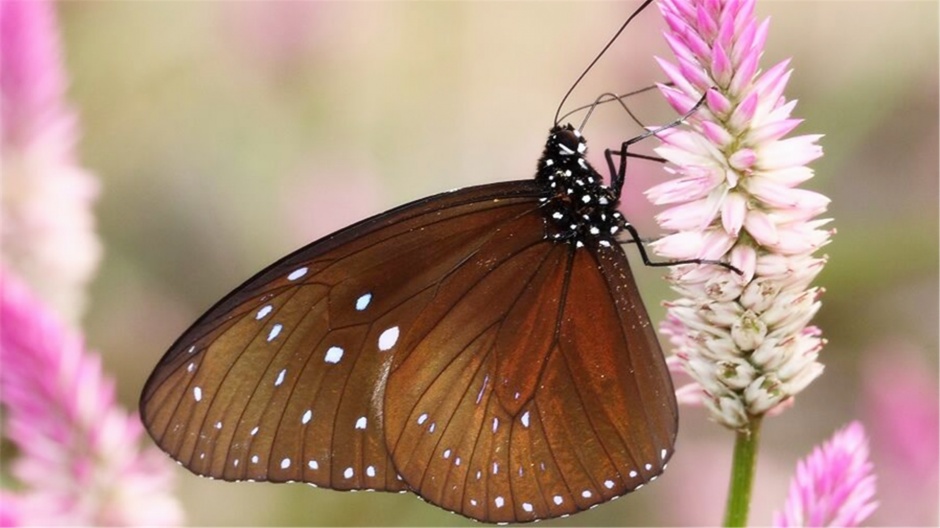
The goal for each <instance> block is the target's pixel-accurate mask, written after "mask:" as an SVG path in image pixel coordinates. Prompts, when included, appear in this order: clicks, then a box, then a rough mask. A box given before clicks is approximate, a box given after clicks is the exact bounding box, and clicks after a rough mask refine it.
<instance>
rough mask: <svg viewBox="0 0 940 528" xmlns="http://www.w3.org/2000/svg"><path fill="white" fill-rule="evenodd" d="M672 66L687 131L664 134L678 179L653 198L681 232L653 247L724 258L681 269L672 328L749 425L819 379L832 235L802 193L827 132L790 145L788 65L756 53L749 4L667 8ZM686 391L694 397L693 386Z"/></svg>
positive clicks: (685, 357) (761, 34)
mask: <svg viewBox="0 0 940 528" xmlns="http://www.w3.org/2000/svg"><path fill="white" fill-rule="evenodd" d="M658 5H659V8H660V10H661V12H662V13H663V16H664V17H665V20H666V23H667V25H668V27H669V30H668V31H667V32H666V33H665V36H666V40H667V42H668V44H669V46H670V48H671V49H672V51H673V53H675V56H676V62H675V63H670V62H667V61H665V60H661V59H658V60H659V63H660V64H661V66H662V68H663V69H664V71H665V72H666V75H667V76H668V77H669V79H670V80H671V81H672V83H673V86H665V85H663V86H660V89H661V91H662V93H663V94H664V95H665V97H666V99H667V101H668V102H669V103H670V104H671V105H672V107H673V108H675V109H676V110H677V111H678V112H680V113H682V114H685V113H687V112H689V111H690V110H691V109H692V108H693V107H694V106H695V104H696V103H697V102H698V101H699V100H701V99H702V97H703V96H704V97H705V104H704V105H703V106H702V107H700V108H698V109H697V110H696V111H695V112H693V113H692V115H691V116H690V117H689V118H688V120H687V126H683V127H676V128H670V129H667V130H663V131H660V132H657V134H656V135H657V137H658V138H659V139H660V140H662V142H663V144H662V145H661V146H659V147H658V148H657V153H658V154H659V155H660V156H662V157H663V158H665V159H666V160H667V161H668V162H669V165H667V170H668V171H669V172H670V173H672V174H674V175H675V178H674V179H672V180H671V181H668V182H666V183H663V184H660V185H657V186H655V187H653V188H652V189H649V190H648V191H647V196H648V198H649V199H650V200H651V201H652V202H653V203H655V204H657V205H668V206H669V207H668V208H667V209H665V210H664V211H663V212H662V213H661V214H660V215H658V217H657V221H658V222H659V224H660V226H662V227H664V228H665V229H667V230H668V231H670V232H671V234H669V235H667V236H665V237H664V238H662V239H660V240H658V241H656V242H655V243H654V244H653V248H654V250H655V251H656V252H657V253H658V254H659V255H661V256H664V257H667V258H670V259H696V258H699V259H710V260H721V261H724V262H728V263H730V264H731V265H732V266H734V267H735V268H737V269H738V270H740V271H742V272H743V276H738V275H737V274H735V273H733V272H731V271H729V270H727V269H725V268H722V267H720V266H716V265H713V264H707V265H684V266H677V267H675V268H673V270H672V272H671V274H670V281H671V283H672V285H673V289H674V290H675V291H677V292H678V293H679V294H680V295H681V296H682V298H680V299H678V300H676V301H673V302H670V303H667V307H668V315H667V320H666V323H665V324H664V325H663V327H662V331H663V333H664V334H666V335H668V336H669V337H670V338H671V340H672V341H673V345H674V346H675V349H676V355H677V357H679V358H680V360H681V361H682V363H683V365H684V366H685V369H686V370H687V372H688V373H689V374H690V375H691V376H692V377H693V378H694V379H695V381H696V382H697V383H698V384H699V386H700V387H701V389H702V391H701V392H700V394H701V395H702V398H703V402H704V404H705V405H706V407H708V408H709V409H710V410H711V412H712V416H713V417H714V418H715V419H716V420H717V421H719V422H720V423H722V424H724V425H726V426H728V427H731V428H735V429H739V428H743V427H744V426H745V425H746V424H747V422H748V417H749V416H754V415H761V414H764V413H766V412H767V411H769V410H771V409H774V408H775V407H777V406H779V405H780V404H781V403H783V402H785V401H787V400H789V399H790V398H792V396H794V395H795V394H797V393H798V392H800V391H801V390H803V388H804V387H806V385H808V384H809V383H810V382H811V381H812V380H813V379H815V378H816V377H817V376H819V375H820V374H821V373H822V365H821V364H819V363H818V362H817V361H816V358H817V354H818V352H819V349H820V348H821V347H822V344H823V340H822V338H821V337H820V332H819V330H818V329H817V328H815V327H811V326H807V325H808V323H809V321H810V320H811V319H812V317H813V315H814V314H815V313H816V311H817V310H818V309H819V306H820V303H819V301H818V298H819V295H820V293H821V291H820V290H819V289H818V288H811V287H810V286H809V284H810V283H811V282H812V280H813V278H814V277H815V276H816V274H817V273H819V271H820V270H821V268H822V265H823V264H824V262H825V259H823V258H817V257H814V256H813V255H812V253H813V252H814V251H815V250H817V249H818V248H819V247H821V246H823V245H824V244H826V243H827V242H828V240H829V236H830V234H831V233H830V232H828V231H825V230H822V229H821V227H822V226H823V225H824V224H825V223H826V222H827V220H817V219H815V217H816V216H817V215H818V214H820V213H821V212H823V211H825V209H826V205H827V204H828V202H829V200H828V199H827V198H826V197H825V196H822V195H820V194H818V193H815V192H812V191H808V190H804V189H799V188H796V186H797V185H798V184H800V183H802V182H804V181H806V180H807V179H809V178H810V177H812V175H813V171H812V170H811V169H809V168H808V167H806V166H805V165H806V163H808V162H809V161H812V160H813V159H815V158H818V157H819V156H821V155H822V150H821V149H820V147H819V146H817V145H816V141H817V140H818V139H819V137H820V136H818V135H807V136H798V137H792V138H787V139H785V138H784V136H786V135H787V134H788V133H789V132H790V131H792V130H793V129H794V128H795V127H796V126H797V125H798V124H799V123H800V120H798V119H793V118H791V117H790V114H791V112H792V110H793V108H794V106H795V104H794V102H793V101H790V102H788V101H786V100H785V99H784V98H783V96H782V94H783V90H784V87H785V86H786V83H787V80H788V79H789V77H790V71H789V70H788V69H787V68H788V62H787V61H784V62H782V63H780V64H777V65H776V66H773V67H771V68H770V69H768V70H767V71H766V72H763V73H761V72H760V70H759V59H760V55H761V52H762V49H763V45H764V40H765V39H766V36H767V29H768V23H767V21H766V20H765V21H764V22H762V23H758V22H757V20H756V19H755V17H754V2H753V0H660V1H659V2H658ZM684 390H688V389H684Z"/></svg>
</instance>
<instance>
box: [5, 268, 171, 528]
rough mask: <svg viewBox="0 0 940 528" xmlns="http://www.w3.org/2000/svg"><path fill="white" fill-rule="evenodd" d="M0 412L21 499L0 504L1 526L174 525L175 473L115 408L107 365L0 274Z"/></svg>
mask: <svg viewBox="0 0 940 528" xmlns="http://www.w3.org/2000/svg"><path fill="white" fill-rule="evenodd" d="M0 321H2V331H0V363H2V364H3V369H2V370H0V403H2V404H3V406H4V418H5V423H4V433H5V436H6V437H7V438H9V439H10V440H11V441H12V442H13V444H15V445H16V447H17V449H18V450H19V456H18V457H17V458H15V459H13V461H12V463H11V468H12V472H13V476H14V477H16V479H17V480H18V481H19V482H20V484H21V485H22V487H23V489H22V490H21V491H20V492H17V493H11V492H5V493H4V494H3V496H2V500H3V503H2V504H0V506H2V508H3V510H4V513H3V515H0V519H3V520H4V522H7V521H9V522H10V523H21V524H29V525H54V524H70V525H140V524H146V525H153V524H178V523H179V522H180V521H181V520H182V512H181V509H180V507H179V505H178V504H177V502H176V500H175V499H174V498H173V497H172V496H171V495H170V494H169V485H170V483H171V480H172V473H171V471H170V470H171V468H172V466H170V465H167V464H166V457H164V456H163V454H162V453H160V452H159V451H158V450H157V449H155V448H153V447H149V448H146V449H144V450H141V448H140V442H141V439H142V437H143V434H142V433H143V428H142V427H141V425H140V420H139V419H138V418H137V417H136V416H131V415H128V414H127V413H126V412H124V411H123V410H122V409H121V408H120V407H118V405H117V404H116V402H115V400H114V383H113V381H112V380H110V379H108V378H107V377H106V375H105V374H104V373H103V372H102V370H101V359H100V358H99V357H98V356H97V355H94V354H91V353H89V352H88V351H86V350H85V348H84V346H83V344H82V339H81V337H80V336H78V335H76V334H74V333H72V332H71V331H70V330H68V329H67V328H65V327H64V326H63V325H62V324H61V322H60V321H59V320H58V319H57V318H56V317H55V316H54V315H53V314H52V313H50V312H49V310H48V308H47V307H46V306H45V305H43V304H42V303H41V302H40V301H38V300H37V299H36V298H34V297H33V295H32V294H31V292H30V291H29V289H28V287H27V286H26V285H25V284H23V283H22V282H20V281H19V280H18V279H17V278H16V277H14V276H13V275H12V274H11V273H9V272H8V271H6V270H0Z"/></svg>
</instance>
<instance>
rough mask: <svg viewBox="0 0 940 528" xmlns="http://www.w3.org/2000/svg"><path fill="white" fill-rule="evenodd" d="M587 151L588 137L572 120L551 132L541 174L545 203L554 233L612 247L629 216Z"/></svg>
mask: <svg viewBox="0 0 940 528" xmlns="http://www.w3.org/2000/svg"><path fill="white" fill-rule="evenodd" d="M586 153H587V141H586V140H585V139H584V136H582V135H581V132H580V131H578V130H577V129H576V128H574V127H573V126H571V125H570V124H567V125H556V126H555V127H553V128H552V130H551V132H549V135H548V141H547V142H546V143H545V151H544V152H543V153H542V158H541V159H540V160H539V163H538V172H537V173H536V176H535V179H536V181H538V182H540V183H542V184H543V185H544V186H545V190H546V194H547V195H548V198H547V199H546V200H545V202H544V203H545V205H544V207H543V211H544V212H545V219H546V224H547V225H548V226H549V231H548V236H549V237H551V238H553V239H556V240H559V241H561V242H567V243H571V244H574V245H575V246H576V247H584V246H585V245H588V246H596V245H602V246H611V245H613V244H614V240H615V237H614V235H615V234H616V233H617V232H618V231H619V230H620V229H621V228H622V227H623V224H624V222H625V220H624V218H623V216H622V215H621V214H620V213H619V212H618V211H617V205H618V200H617V197H616V196H615V195H614V193H613V192H612V191H611V190H610V188H609V187H607V186H605V185H604V183H603V178H602V177H601V175H600V174H598V172H597V171H596V170H595V169H594V167H592V166H591V164H590V163H588V161H587V159H586V158H585V157H584V156H585V154H586Z"/></svg>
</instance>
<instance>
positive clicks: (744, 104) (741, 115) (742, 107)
mask: <svg viewBox="0 0 940 528" xmlns="http://www.w3.org/2000/svg"><path fill="white" fill-rule="evenodd" d="M759 101H760V98H759V97H758V95H757V93H756V92H751V93H749V94H748V95H747V96H746V97H745V98H744V100H743V101H741V102H740V103H739V104H738V107H737V108H735V109H734V111H733V112H732V113H731V117H729V118H728V128H730V129H731V130H744V129H746V128H747V123H748V122H750V121H751V119H752V118H753V117H754V110H755V109H756V108H757V104H758V102H759Z"/></svg>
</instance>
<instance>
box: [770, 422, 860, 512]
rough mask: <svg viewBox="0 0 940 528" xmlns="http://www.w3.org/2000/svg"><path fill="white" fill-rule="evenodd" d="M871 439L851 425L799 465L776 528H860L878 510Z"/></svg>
mask: <svg viewBox="0 0 940 528" xmlns="http://www.w3.org/2000/svg"><path fill="white" fill-rule="evenodd" d="M874 498H875V476H874V475H873V474H872V464H871V462H869V460H868V438H867V437H866V436H865V429H864V428H863V427H862V424H861V423H859V422H852V423H850V424H849V425H847V426H846V427H845V428H843V429H841V430H840V431H837V432H836V434H835V435H833V437H832V438H831V439H830V440H829V441H828V442H826V443H824V444H823V445H822V446H819V447H817V448H816V449H814V450H813V452H812V453H811V454H810V455H809V456H808V457H806V458H805V459H803V460H801V461H800V463H799V464H798V465H797V467H796V475H795V476H794V477H793V480H791V482H790V494H789V497H787V503H786V506H785V508H784V510H783V511H782V512H776V513H774V526H786V527H792V526H858V525H859V524H860V523H861V522H862V521H864V520H865V519H867V518H868V516H870V515H871V514H872V512H874V511H875V508H877V507H878V503H877V502H875V501H874Z"/></svg>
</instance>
